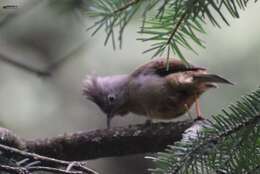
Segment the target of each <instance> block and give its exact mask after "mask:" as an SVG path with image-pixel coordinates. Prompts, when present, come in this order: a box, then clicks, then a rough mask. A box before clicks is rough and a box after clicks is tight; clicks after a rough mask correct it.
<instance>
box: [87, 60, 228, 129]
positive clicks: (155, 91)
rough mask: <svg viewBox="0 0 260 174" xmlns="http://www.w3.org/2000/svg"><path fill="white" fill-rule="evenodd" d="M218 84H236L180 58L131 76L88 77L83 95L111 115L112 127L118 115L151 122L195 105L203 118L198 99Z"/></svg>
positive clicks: (156, 62) (148, 65) (154, 62)
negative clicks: (133, 115) (128, 114)
mask: <svg viewBox="0 0 260 174" xmlns="http://www.w3.org/2000/svg"><path fill="white" fill-rule="evenodd" d="M167 63H168V64H167ZM167 66H168V67H167ZM216 83H227V84H232V83H231V82H230V81H228V80H226V79H224V78H222V77H220V76H219V75H216V74H209V73H208V72H207V70H206V69H205V68H201V67H196V66H192V65H187V64H185V63H183V62H181V61H179V60H176V59H170V60H169V61H168V62H167V59H155V60H152V61H150V62H148V63H146V64H144V65H142V66H140V67H138V68H137V69H136V70H134V71H133V72H132V73H130V74H126V75H114V76H105V77H99V76H87V78H86V79H85V81H84V82H83V95H84V96H86V97H87V98H88V99H90V100H91V101H93V102H94V103H96V104H97V105H98V106H99V107H100V109H101V110H102V111H103V112H104V113H105V114H106V115H107V127H108V128H109V127H110V121H111V119H112V118H113V117H114V116H117V115H119V116H124V115H126V114H127V113H130V112H132V113H135V114H138V115H143V116H146V117H148V118H149V119H172V118H176V117H179V116H181V115H183V114H184V113H186V112H187V111H188V110H189V109H190V107H191V106H192V105H193V104H194V103H196V112H197V116H198V118H200V117H201V112H200V107H199V102H198V98H199V96H200V95H201V94H203V93H204V92H205V91H207V90H208V89H210V88H215V87H217V86H216Z"/></svg>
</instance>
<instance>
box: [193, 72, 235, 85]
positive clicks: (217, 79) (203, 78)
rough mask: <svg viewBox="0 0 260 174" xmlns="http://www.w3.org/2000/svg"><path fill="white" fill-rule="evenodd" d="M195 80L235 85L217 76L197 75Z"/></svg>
mask: <svg viewBox="0 0 260 174" xmlns="http://www.w3.org/2000/svg"><path fill="white" fill-rule="evenodd" d="M194 80H196V81H199V82H212V83H226V84H230V85H234V83H232V82H231V81H229V80H227V79H225V78H223V77H221V76H219V75H216V74H196V75H195V76H194Z"/></svg>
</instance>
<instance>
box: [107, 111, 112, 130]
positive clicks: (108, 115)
mask: <svg viewBox="0 0 260 174" xmlns="http://www.w3.org/2000/svg"><path fill="white" fill-rule="evenodd" d="M112 118H113V115H111V114H107V128H108V129H109V128H110V123H111V120H112Z"/></svg>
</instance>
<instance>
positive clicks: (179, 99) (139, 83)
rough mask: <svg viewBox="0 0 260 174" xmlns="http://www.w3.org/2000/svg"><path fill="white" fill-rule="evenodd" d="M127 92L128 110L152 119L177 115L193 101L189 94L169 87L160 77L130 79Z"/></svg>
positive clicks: (170, 117) (169, 117) (183, 111)
mask: <svg viewBox="0 0 260 174" xmlns="http://www.w3.org/2000/svg"><path fill="white" fill-rule="evenodd" d="M151 78H152V79H151ZM129 93H130V96H131V98H130V101H131V102H130V103H131V106H130V110H129V112H132V113H135V114H138V115H144V116H147V117H150V118H152V119H172V118H176V117H179V116H181V115H183V114H184V113H185V112H186V111H187V110H188V109H189V108H190V107H191V106H192V104H193V102H194V100H193V99H192V97H191V96H190V95H187V94H183V93H180V92H178V91H176V90H175V89H173V88H171V87H169V86H168V85H167V84H166V82H165V80H162V78H160V77H158V78H157V77H140V78H139V79H136V80H135V81H132V82H131V84H130V90H129Z"/></svg>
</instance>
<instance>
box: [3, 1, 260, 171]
mask: <svg viewBox="0 0 260 174" xmlns="http://www.w3.org/2000/svg"><path fill="white" fill-rule="evenodd" d="M10 4H11V5H17V7H10V8H1V9H0V81H1V85H0V108H1V109H0V124H1V125H2V126H4V127H7V128H9V129H11V130H13V131H15V132H16V133H17V134H18V135H19V136H21V137H24V138H32V139H33V138H39V137H51V136H56V135H58V134H63V133H66V132H75V131H80V130H93V129H98V128H105V116H104V114H103V113H102V112H101V111H100V110H99V109H98V107H97V106H96V105H94V104H93V103H91V102H90V101H87V100H86V99H84V97H82V95H81V83H82V80H83V79H84V77H85V75H86V74H98V75H112V74H122V73H129V72H130V71H132V70H133V69H134V68H135V67H136V66H138V65H140V64H143V63H145V62H147V61H148V60H150V55H149V54H142V51H144V50H145V49H147V48H149V43H142V42H140V41H137V40H136V38H138V37H140V35H138V34H137V31H138V30H139V26H140V22H141V20H140V18H138V17H136V18H135V19H134V20H133V21H132V22H131V23H130V24H129V25H128V27H127V29H126V31H125V34H124V43H123V48H122V49H121V50H116V51H114V50H113V48H112V46H106V47H105V46H104V39H105V35H104V32H100V33H98V34H97V35H95V36H94V37H90V32H87V31H86V29H87V28H88V27H89V26H90V25H91V24H92V23H93V19H89V18H88V17H87V15H86V14H85V12H86V9H87V6H88V5H89V4H88V1H87V0H42V1H36V0H1V1H0V6H1V7H2V6H5V5H10ZM259 9H260V4H259V3H252V4H250V6H249V7H248V8H247V9H246V11H241V13H240V14H241V18H240V19H237V20H235V19H230V24H231V26H230V27H228V26H225V25H223V27H222V29H218V28H214V27H212V26H211V25H207V26H206V31H207V35H205V36H203V39H204V40H205V42H206V46H207V48H206V49H200V48H199V49H197V51H198V52H199V55H194V54H190V53H189V52H188V53H185V55H187V57H189V58H188V60H189V61H190V62H192V63H193V64H196V65H200V66H204V67H207V68H208V69H209V71H210V72H213V73H219V74H221V75H223V76H224V77H226V78H227V79H230V80H231V81H233V82H234V83H235V84H236V85H235V86H233V87H230V86H221V88H220V89H217V90H212V91H210V92H208V93H206V94H205V95H203V97H202V98H201V102H202V104H201V105H202V110H203V113H204V115H205V116H210V115H211V114H215V113H217V112H220V111H221V108H223V107H224V106H226V105H227V104H228V103H230V102H232V101H235V100H236V99H237V98H239V96H240V95H243V94H245V93H247V92H249V91H250V90H254V89H256V88H257V87H258V86H259V84H260V83H259V82H260V77H259V74H260V59H259V58H260V49H259V45H260V37H259V31H260V23H259V22H256V21H258V20H259V15H260V11H259ZM193 113H194V112H193ZM142 122H144V118H143V117H138V116H135V115H129V116H127V117H124V118H115V119H114V120H113V122H112V125H113V126H124V125H128V124H135V123H142ZM155 143H156V141H155ZM88 164H89V166H91V167H92V168H94V169H96V170H97V171H99V172H100V173H108V174H109V173H113V174H122V173H124V174H130V173H131V174H132V173H136V174H142V173H147V172H146V170H147V168H149V167H150V166H152V164H151V162H150V161H148V160H145V159H143V155H133V156H130V157H118V158H104V159H97V160H91V161H89V163H88Z"/></svg>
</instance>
